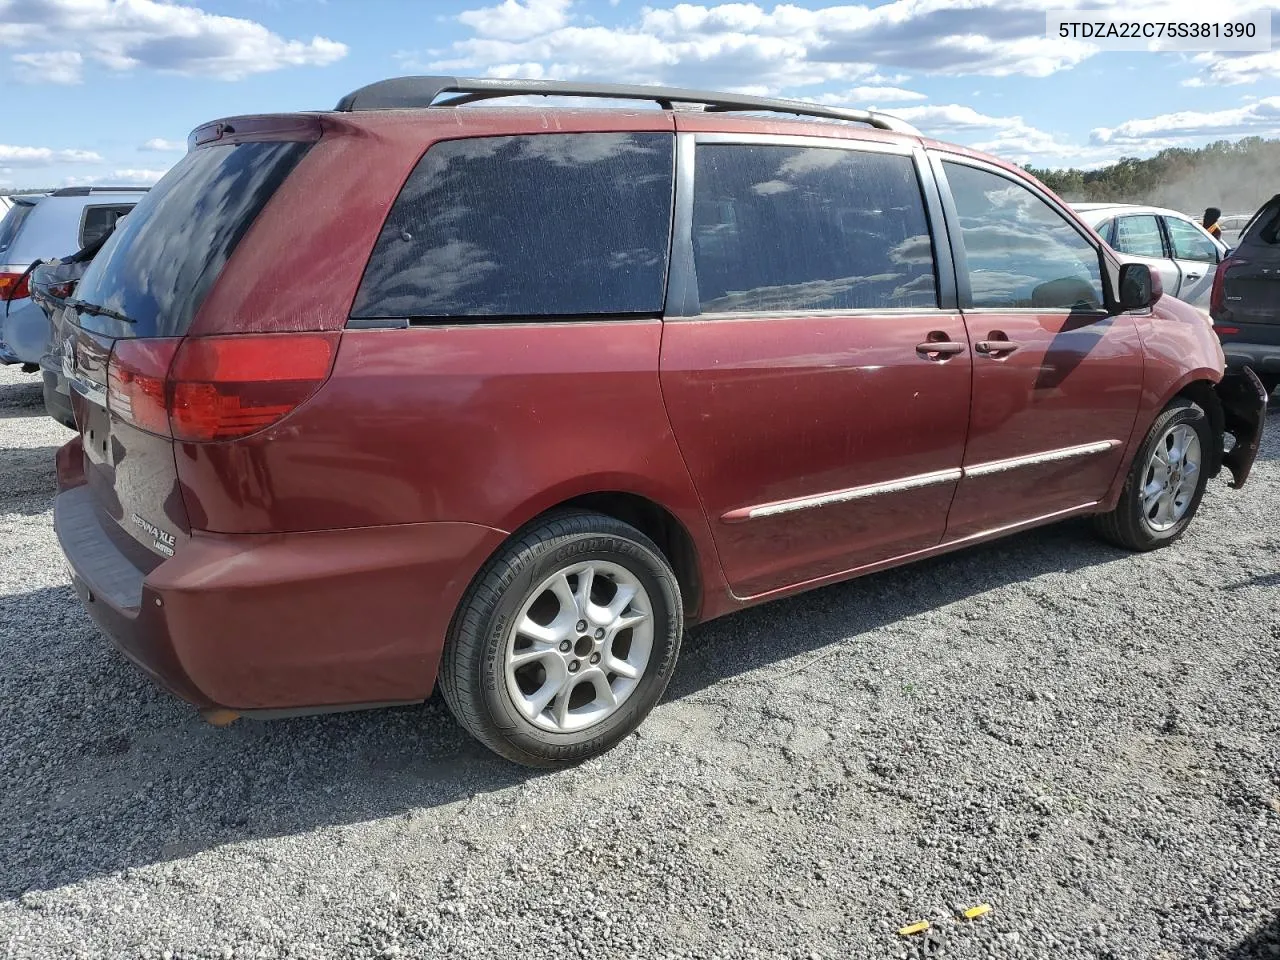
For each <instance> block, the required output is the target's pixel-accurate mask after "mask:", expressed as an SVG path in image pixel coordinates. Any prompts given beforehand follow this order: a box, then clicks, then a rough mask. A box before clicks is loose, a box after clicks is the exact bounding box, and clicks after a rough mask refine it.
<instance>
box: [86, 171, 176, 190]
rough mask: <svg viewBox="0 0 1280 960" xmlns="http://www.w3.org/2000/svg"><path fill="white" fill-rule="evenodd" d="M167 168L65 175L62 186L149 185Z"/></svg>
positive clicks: (161, 175)
mask: <svg viewBox="0 0 1280 960" xmlns="http://www.w3.org/2000/svg"><path fill="white" fill-rule="evenodd" d="M167 172H168V171H167V170H138V169H132V168H129V169H124V170H112V171H111V172H110V173H98V174H92V175H89V176H83V177H74V176H73V177H63V178H62V183H61V184H60V186H64V187H98V186H103V185H110V186H120V187H149V186H151V185H152V184H153V183H155V182H156V181H157V180H159V179H160V178H161V177H163V176H164V175H165V174H166V173H167Z"/></svg>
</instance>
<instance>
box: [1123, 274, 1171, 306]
mask: <svg viewBox="0 0 1280 960" xmlns="http://www.w3.org/2000/svg"><path fill="white" fill-rule="evenodd" d="M1162 296H1164V284H1163V283H1161V282H1160V274H1158V273H1152V271H1151V268H1150V267H1149V266H1147V265H1146V264H1145V263H1126V264H1124V265H1123V266H1122V267H1121V268H1120V309H1121V310H1145V309H1147V308H1148V307H1151V306H1154V305H1155V302H1156V301H1157V300H1159V299H1160V298H1161V297H1162Z"/></svg>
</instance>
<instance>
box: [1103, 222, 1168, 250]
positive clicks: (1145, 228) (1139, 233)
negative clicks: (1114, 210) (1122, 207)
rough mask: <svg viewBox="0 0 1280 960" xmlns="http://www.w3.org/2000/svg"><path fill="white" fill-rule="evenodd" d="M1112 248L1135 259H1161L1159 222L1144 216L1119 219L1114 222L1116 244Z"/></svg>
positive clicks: (1161, 247) (1161, 248) (1161, 239)
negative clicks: (1131, 255) (1129, 254)
mask: <svg viewBox="0 0 1280 960" xmlns="http://www.w3.org/2000/svg"><path fill="white" fill-rule="evenodd" d="M1112 246H1113V247H1115V248H1116V249H1117V250H1119V251H1120V252H1121V253H1131V254H1133V255H1134V256H1135V257H1155V258H1157V259H1159V258H1162V257H1163V256H1164V239H1163V238H1162V237H1161V236H1160V221H1158V220H1157V219H1156V218H1155V217H1154V216H1146V215H1143V216H1133V217H1121V218H1120V219H1119V220H1117V221H1116V242H1115V243H1113V244H1112Z"/></svg>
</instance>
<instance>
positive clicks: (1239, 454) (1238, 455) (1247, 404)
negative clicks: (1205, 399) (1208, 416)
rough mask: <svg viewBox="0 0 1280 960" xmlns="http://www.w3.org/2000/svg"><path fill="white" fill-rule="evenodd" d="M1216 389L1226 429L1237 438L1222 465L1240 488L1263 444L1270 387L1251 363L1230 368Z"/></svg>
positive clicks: (1247, 477) (1236, 487) (1236, 486)
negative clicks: (1247, 365) (1263, 383)
mask: <svg viewBox="0 0 1280 960" xmlns="http://www.w3.org/2000/svg"><path fill="white" fill-rule="evenodd" d="M1214 389H1215V390H1216V391H1217V394H1218V400H1219V402H1221V404H1222V416H1223V427H1224V430H1225V432H1226V433H1229V434H1231V436H1233V437H1234V438H1235V441H1236V442H1235V445H1234V446H1233V447H1232V448H1231V450H1230V451H1229V452H1228V453H1227V454H1226V455H1225V456H1224V457H1223V458H1222V465H1223V466H1224V467H1226V468H1227V469H1228V470H1230V471H1231V486H1232V487H1234V488H1235V489H1237V490H1239V489H1240V488H1241V487H1243V486H1244V482H1245V481H1246V480H1247V479H1249V471H1250V470H1252V469H1253V461H1254V459H1255V458H1256V457H1257V456H1258V447H1259V446H1261V444H1262V431H1263V430H1264V428H1265V427H1266V422H1267V391H1266V388H1265V387H1263V386H1262V381H1260V380H1259V379H1258V375H1257V374H1256V373H1254V372H1253V370H1251V369H1250V368H1249V367H1242V368H1241V369H1240V370H1239V371H1238V372H1237V371H1232V372H1229V373H1228V374H1227V375H1226V376H1224V377H1223V378H1222V380H1221V382H1219V383H1218V385H1217V386H1216V387H1215V388H1214Z"/></svg>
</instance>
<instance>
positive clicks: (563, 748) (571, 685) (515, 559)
mask: <svg viewBox="0 0 1280 960" xmlns="http://www.w3.org/2000/svg"><path fill="white" fill-rule="evenodd" d="M683 630H684V620H683V613H682V606H681V598H680V586H679V584H678V583H677V581H676V577H675V574H674V573H673V572H672V570H671V565H670V564H669V563H668V562H667V560H666V558H665V557H664V556H663V555H662V552H661V551H660V550H659V549H658V548H657V547H656V546H655V545H654V544H653V542H652V541H651V540H649V538H648V537H646V536H645V535H644V534H643V533H641V532H640V531H639V530H636V529H635V528H634V527H631V526H629V525H628V524H625V523H622V522H621V521H618V520H615V519H613V518H612V517H607V516H603V515H600V514H594V513H585V512H574V513H564V514H560V515H557V516H553V517H550V518H549V519H547V520H545V521H544V522H542V523H539V524H537V525H536V526H534V527H532V528H530V529H528V530H526V531H524V532H523V533H521V534H519V535H517V536H516V537H514V538H513V539H512V541H511V542H509V543H508V544H507V545H506V546H505V547H503V549H502V550H500V551H499V552H498V554H497V555H496V556H495V557H494V558H493V559H492V560H491V561H490V562H489V564H488V565H487V566H486V567H485V569H484V570H483V571H481V573H480V574H479V575H478V576H477V578H476V581H475V582H474V583H473V584H472V586H471V588H470V590H468V592H467V595H466V597H465V598H464V599H463V602H462V605H461V607H460V608H459V611H458V613H457V615H456V616H455V618H454V624H453V627H452V629H451V631H450V635H449V637H448V639H447V641H446V642H445V649H444V657H443V662H442V663H441V669H440V687H441V691H442V692H443V693H444V698H445V702H446V703H448V705H449V708H450V710H451V711H452V712H453V714H454V716H455V717H456V718H457V719H458V721H459V723H461V724H462V726H463V727H465V728H466V729H467V731H468V732H469V733H470V734H471V735H472V736H474V737H475V738H476V739H477V740H479V741H480V742H481V743H483V744H484V745H485V746H487V747H489V748H490V749H491V750H493V751H494V752H496V753H498V754H501V755H502V756H504V757H506V758H508V759H510V760H514V761H516V762H517V763H523V764H526V765H529V766H538V767H554V766H564V765H568V764H571V763H577V762H579V761H581V760H585V759H587V758H588V757H593V756H596V755H597V754H600V753H603V752H605V751H606V750H608V749H609V748H610V747H612V746H613V745H614V744H616V743H617V742H618V741H619V740H621V739H622V738H624V737H625V736H626V735H627V734H629V733H631V732H632V731H633V730H635V729H636V727H638V726H639V725H640V723H641V722H642V721H643V720H644V718H645V717H646V716H648V715H649V712H650V711H651V710H652V709H653V708H654V706H655V705H656V704H657V702H658V700H659V698H661V696H662V693H663V691H664V690H665V689H666V686H667V682H668V681H669V680H670V679H671V673H672V671H673V670H674V668H675V663H676V658H677V656H678V655H679V652H680V639H681V635H682V633H683Z"/></svg>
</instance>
